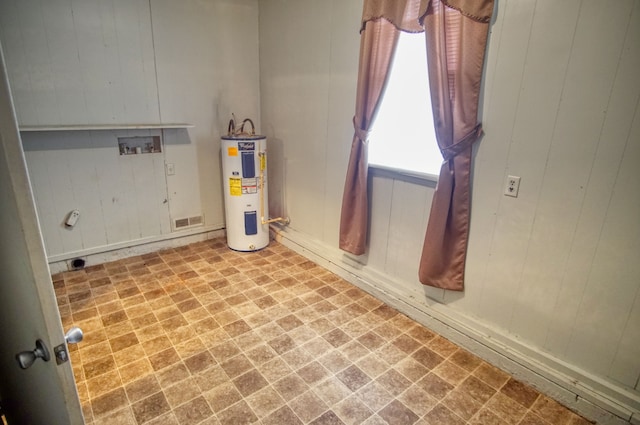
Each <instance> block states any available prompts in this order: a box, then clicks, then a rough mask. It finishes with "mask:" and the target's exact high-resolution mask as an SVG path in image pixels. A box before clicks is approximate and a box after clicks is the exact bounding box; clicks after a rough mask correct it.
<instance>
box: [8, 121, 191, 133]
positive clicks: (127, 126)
mask: <svg viewBox="0 0 640 425" xmlns="http://www.w3.org/2000/svg"><path fill="white" fill-rule="evenodd" d="M191 127H193V124H186V123H168V124H83V125H25V126H21V127H20V131H21V132H35V131H93V130H148V129H161V130H162V129H169V128H191Z"/></svg>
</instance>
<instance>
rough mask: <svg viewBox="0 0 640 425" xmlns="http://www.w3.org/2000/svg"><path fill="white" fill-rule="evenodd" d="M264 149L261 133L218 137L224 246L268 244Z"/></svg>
mask: <svg viewBox="0 0 640 425" xmlns="http://www.w3.org/2000/svg"><path fill="white" fill-rule="evenodd" d="M266 150H267V138H266V137H264V136H258V135H247V134H246V133H245V134H242V135H232V134H230V135H228V136H223V137H222V179H223V186H224V201H225V216H226V223H227V245H229V248H231V249H234V250H236V251H255V250H258V249H262V248H264V247H266V246H267V245H269V224H268V218H269V212H268V205H269V203H268V199H267V158H266Z"/></svg>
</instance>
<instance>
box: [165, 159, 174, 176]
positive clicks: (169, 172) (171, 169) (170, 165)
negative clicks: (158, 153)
mask: <svg viewBox="0 0 640 425" xmlns="http://www.w3.org/2000/svg"><path fill="white" fill-rule="evenodd" d="M166 165H167V176H173V175H174V174H175V173H176V167H175V166H174V165H173V163H169V162H167V164H166Z"/></svg>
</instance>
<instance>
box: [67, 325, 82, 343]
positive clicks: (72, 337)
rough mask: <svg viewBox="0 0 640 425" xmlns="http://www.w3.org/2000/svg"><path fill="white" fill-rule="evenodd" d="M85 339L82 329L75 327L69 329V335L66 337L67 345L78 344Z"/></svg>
mask: <svg viewBox="0 0 640 425" xmlns="http://www.w3.org/2000/svg"><path fill="white" fill-rule="evenodd" d="M83 337H84V333H82V329H80V328H79V327H77V326H74V327H72V328H71V329H69V330H68V331H67V333H66V334H65V335H64V340H65V341H66V342H67V344H77V343H79V342H80V341H82V338H83Z"/></svg>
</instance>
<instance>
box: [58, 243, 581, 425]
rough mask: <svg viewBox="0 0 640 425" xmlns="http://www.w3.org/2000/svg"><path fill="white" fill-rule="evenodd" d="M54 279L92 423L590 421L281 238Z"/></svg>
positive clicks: (181, 251)
mask: <svg viewBox="0 0 640 425" xmlns="http://www.w3.org/2000/svg"><path fill="white" fill-rule="evenodd" d="M53 281H54V286H55V289H56V293H57V296H58V303H59V306H60V312H61V315H62V317H63V323H64V326H65V328H69V327H70V326H72V325H77V326H80V327H81V328H82V329H83V330H84V331H85V339H84V341H83V342H81V343H80V344H78V345H76V346H75V347H73V348H72V352H71V358H72V363H73V369H74V374H75V376H76V380H77V384H78V391H79V393H80V398H81V401H82V405H83V409H84V413H85V417H86V422H87V424H93V425H98V424H109V425H121V424H136V425H137V424H163V425H171V424H181V425H190V424H234V425H235V424H243V423H261V424H265V425H266V424H274V425H287V424H318V425H320V424H360V423H363V424H371V425H373V424H431V425H435V424H451V425H456V424H526V425H532V424H545V425H548V424H553V425H562V424H574V425H576V424H588V422H587V421H585V420H584V419H582V418H580V417H579V416H577V415H575V414H573V413H572V412H570V411H569V410H567V409H565V408H564V407H562V406H560V405H559V404H557V403H556V402H554V401H552V400H550V399H548V398H547V397H545V396H543V395H541V394H540V393H538V392H537V391H536V390H535V389H533V388H531V387H528V386H526V385H524V384H522V383H521V382H519V381H517V380H515V379H513V378H512V377H510V376H509V375H507V374H506V373H504V372H502V371H500V370H498V369H496V368H494V367H492V366H490V365H489V364H487V363H485V362H484V361H482V360H481V359H479V358H478V357H476V356H474V355H473V354H471V353H469V352H468V351H465V350H463V349H461V348H458V347H457V346H456V345H454V344H452V343H451V342H449V341H448V340H446V339H445V338H443V337H441V336H439V335H436V334H435V333H433V332H431V331H430V330H429V329H427V328H425V327H423V326H421V325H419V324H417V323H416V322H414V321H413V320H411V319H409V318H407V317H406V316H404V315H402V314H399V313H398V312H397V311H395V310H394V309H392V308H390V307H388V306H386V305H384V304H383V303H381V302H380V301H378V300H377V299H375V298H373V297H372V296H370V295H368V294H367V293H365V292H363V291H362V290H360V289H358V288H357V287H355V286H353V285H351V284H349V283H348V282H346V281H344V280H342V279H341V278H339V277H338V276H336V275H334V274H332V273H330V272H328V271H326V270H324V269H323V268H321V267H319V266H317V265H316V264H314V263H312V262H310V261H308V260H307V259H305V258H304V257H302V256H300V255H298V254H296V253H294V252H292V251H290V250H289V249H287V248H286V247H284V246H283V245H281V244H278V243H276V242H272V243H271V244H270V246H269V247H268V248H266V249H264V250H262V251H259V252H255V253H237V252H234V251H231V250H229V249H227V247H226V245H225V243H224V240H223V239H214V240H210V241H206V242H201V243H196V244H192V245H188V246H185V247H181V248H176V249H169V250H165V251H160V252H158V253H152V254H147V255H142V256H137V257H132V258H128V259H125V260H120V261H116V262H112V263H107V264H104V265H97V266H92V267H89V268H86V269H85V270H81V271H75V272H65V273H60V274H57V275H54V276H53Z"/></svg>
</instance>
